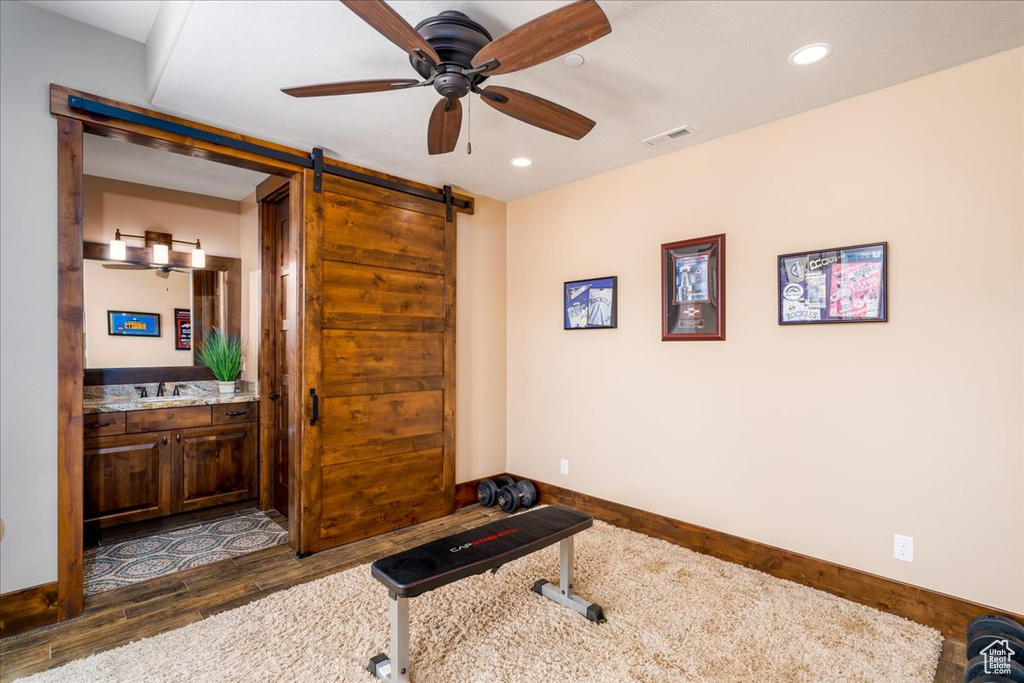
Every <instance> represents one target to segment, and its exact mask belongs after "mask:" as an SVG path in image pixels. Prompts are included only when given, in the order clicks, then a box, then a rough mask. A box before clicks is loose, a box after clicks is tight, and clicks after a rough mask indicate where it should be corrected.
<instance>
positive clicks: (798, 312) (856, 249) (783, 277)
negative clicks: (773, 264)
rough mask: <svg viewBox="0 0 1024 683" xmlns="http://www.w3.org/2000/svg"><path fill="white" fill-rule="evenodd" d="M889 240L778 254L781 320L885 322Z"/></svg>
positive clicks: (788, 322) (792, 322)
mask: <svg viewBox="0 0 1024 683" xmlns="http://www.w3.org/2000/svg"><path fill="white" fill-rule="evenodd" d="M888 251H889V245H888V242H875V243H874V244H860V245H857V246H853V247H837V248H835V249H822V250H819V251H807V252H797V253H794V254H783V255H781V256H779V262H778V276H779V293H778V301H779V324H780V325H804V324H808V323H864V322H885V321H886V319H887V316H888V298H887V289H888V287H887V284H886V269H887V260H888V258H887V257H888Z"/></svg>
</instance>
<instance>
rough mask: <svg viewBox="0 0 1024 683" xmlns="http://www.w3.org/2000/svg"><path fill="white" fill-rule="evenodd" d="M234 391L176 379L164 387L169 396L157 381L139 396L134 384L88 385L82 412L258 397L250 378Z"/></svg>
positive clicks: (150, 408) (177, 406)
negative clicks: (160, 392) (158, 392)
mask: <svg viewBox="0 0 1024 683" xmlns="http://www.w3.org/2000/svg"><path fill="white" fill-rule="evenodd" d="M238 384H239V385H241V386H236V387H235V393H233V394H221V393H219V391H218V387H217V382H172V383H168V384H167V386H166V387H165V389H164V393H166V394H167V395H166V396H161V397H157V396H156V389H157V387H156V385H155V384H153V385H149V384H147V385H145V386H146V391H147V394H148V395H149V398H139V393H140V392H139V391H138V390H137V389H136V388H135V386H134V385H131V384H109V385H105V386H91V387H85V394H84V396H83V399H82V413H83V414H87V415H88V414H90V413H119V412H122V411H127V410H155V409H157V408H182V407H185V406H213V405H219V404H222V403H248V402H249V401H258V400H259V394H257V393H256V391H255V390H254V388H253V387H252V386H249V384H250V383H248V382H239V383H238ZM175 385H178V386H180V387H181V389H180V392H181V395H180V396H172V395H171V394H172V393H173V392H174V387H175Z"/></svg>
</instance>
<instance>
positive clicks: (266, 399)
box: [256, 173, 304, 551]
mask: <svg viewBox="0 0 1024 683" xmlns="http://www.w3.org/2000/svg"><path fill="white" fill-rule="evenodd" d="M303 190H304V178H303V175H302V174H301V173H296V174H293V175H292V176H291V177H288V178H286V177H280V176H271V177H270V178H267V179H266V180H264V181H263V182H262V183H260V184H259V186H258V187H257V188H256V202H257V203H258V204H259V220H260V267H261V270H260V282H261V286H262V289H263V293H262V295H261V296H260V320H261V324H262V328H261V333H260V353H259V366H260V371H259V377H260V379H259V382H260V424H259V445H260V456H259V471H260V497H259V505H260V509H261V510H267V509H269V508H271V507H273V504H274V476H275V474H274V455H275V450H276V441H277V433H276V432H277V425H276V423H275V422H274V420H272V419H265V418H267V417H269V416H271V415H274V411H275V407H274V403H273V401H272V399H271V398H270V389H271V376H272V372H271V368H272V367H273V366H274V365H275V364H276V363H277V358H276V354H275V353H274V345H273V343H272V339H273V337H272V335H271V327H270V326H271V325H276V324H279V321H276V320H275V318H276V311H275V310H274V303H275V301H274V300H273V297H270V296H268V295H267V294H268V292H275V291H277V290H276V287H277V282H276V277H277V275H278V274H277V273H276V272H275V270H276V267H277V260H276V259H275V257H274V256H275V249H276V247H277V246H278V245H277V243H276V240H277V225H276V222H275V217H276V210H275V208H274V203H275V202H277V201H278V200H279V199H281V198H282V197H284V196H286V195H287V197H288V214H289V223H290V222H291V221H292V220H294V219H295V217H296V216H298V217H300V218H301V216H302V213H301V211H302V200H301V197H302V194H303ZM289 240H290V242H291V244H290V245H288V247H287V249H288V252H289V253H288V263H289V266H288V268H289V274H290V275H293V276H294V280H293V282H294V292H292V296H293V297H294V301H293V302H292V307H291V311H292V312H293V315H292V316H289V320H288V325H289V330H291V331H294V332H295V334H292V335H291V336H290V337H289V343H288V349H287V354H288V360H287V364H288V367H289V368H290V369H294V370H293V371H292V370H290V372H291V374H293V375H294V376H295V377H296V378H298V376H299V374H300V372H299V368H300V366H299V360H300V359H299V355H298V354H299V349H301V348H302V343H301V339H302V337H301V335H302V326H301V325H300V324H299V323H298V320H297V319H296V318H297V317H298V312H299V311H300V310H301V306H300V293H301V292H302V289H303V288H302V287H300V286H299V283H300V282H301V280H302V276H303V274H304V272H303V270H302V269H301V268H299V267H298V264H299V263H301V260H300V259H301V256H302V249H301V245H302V235H301V234H296V232H295V231H294V230H292V229H290V230H289ZM264 387H266V390H264ZM303 405H304V404H303V402H302V400H301V396H300V395H299V394H298V393H297V392H294V391H293V392H292V393H291V394H290V395H289V403H288V408H289V413H290V414H289V416H288V426H289V432H290V433H291V434H292V435H294V436H295V438H294V439H293V438H289V440H288V443H289V448H288V469H289V473H288V479H289V483H288V544H289V545H290V546H291V548H292V550H295V551H299V550H300V549H301V548H302V547H303V545H302V536H301V535H302V533H303V530H304V527H302V526H301V525H300V524H299V504H298V495H297V494H298V490H294V489H292V486H293V485H296V484H297V468H296V467H295V464H296V463H297V458H298V454H299V453H301V451H296V450H295V447H296V445H298V444H299V443H301V439H302V430H301V429H300V428H299V426H300V425H301V420H302V418H303V415H302V411H303Z"/></svg>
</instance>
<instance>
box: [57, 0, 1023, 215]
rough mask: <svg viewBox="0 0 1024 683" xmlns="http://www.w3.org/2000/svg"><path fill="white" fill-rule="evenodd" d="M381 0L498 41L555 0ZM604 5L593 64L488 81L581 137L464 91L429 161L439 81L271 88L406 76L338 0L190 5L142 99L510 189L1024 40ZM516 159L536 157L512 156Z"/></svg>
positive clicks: (967, 13)
mask: <svg viewBox="0 0 1024 683" xmlns="http://www.w3.org/2000/svg"><path fill="white" fill-rule="evenodd" d="M37 4H39V5H42V6H49V5H64V4H65V3H50V2H38V3H37ZM68 4H83V5H97V6H98V5H106V4H108V3H68ZM110 4H117V3H110ZM390 4H391V5H392V6H393V7H394V8H395V9H396V10H397V11H398V12H399V13H400V14H401V15H402V16H403V17H405V18H406V20H407V21H409V23H411V24H415V23H417V22H418V21H420V20H422V19H424V18H426V17H428V16H431V15H433V14H436V13H437V12H439V11H441V10H443V9H457V10H460V11H463V12H465V13H466V14H468V15H469V16H470V17H472V18H474V19H476V20H477V21H479V22H480V23H482V24H483V25H484V26H485V27H486V28H487V29H488V30H489V31H490V32H491V33H492V35H494V36H495V37H497V36H499V35H501V34H502V33H504V32H506V31H508V30H510V29H512V28H514V27H516V26H518V25H520V24H522V23H525V22H526V21H529V20H530V19H532V18H534V17H537V16H539V15H541V14H543V13H545V12H548V11H551V10H553V9H555V8H557V7H559V6H561V5H563V4H566V3H565V2H564V1H551V0H542V1H536V2H523V1H516V2H510V1H505V2H486V1H481V0H448V1H438V0H426V1H408V0H394V1H393V2H391V3H390ZM600 4H601V7H602V8H603V9H604V10H605V12H606V14H607V15H608V18H609V20H610V22H611V25H612V29H613V30H612V33H611V34H610V35H609V36H606V37H604V38H602V39H600V40H598V41H596V42H595V43H592V44H591V45H589V46H586V47H584V48H582V49H581V50H579V51H578V52H579V54H581V55H583V56H584V57H585V58H586V60H587V61H586V64H584V65H583V66H582V67H579V68H575V69H574V68H570V67H567V66H565V64H563V63H562V61H561V60H560V59H556V60H553V61H551V62H548V63H545V64H542V65H539V66H536V67H533V68H531V69H528V70H525V71H521V72H517V73H513V74H508V75H501V76H495V77H493V78H492V79H491V80H490V81H488V82H489V83H493V84H500V85H505V86H510V87H513V88H518V89H520V90H525V91H528V92H531V93H534V94H536V95H539V96H541V97H544V98H546V99H550V100H552V101H554V102H557V103H559V104H562V105H564V106H567V107H569V108H571V109H575V110H577V111H579V112H580V113H583V114H585V115H587V116H589V117H590V118H592V119H594V120H596V121H597V126H596V128H595V129H594V130H593V131H592V132H591V133H590V134H589V135H588V136H587V137H585V138H584V139H583V140H581V141H578V142H577V141H573V140H569V139H567V138H563V137H560V136H557V135H553V134H551V133H547V132H544V131H541V130H538V129H536V128H533V127H531V126H528V125H526V124H524V123H521V122H519V121H516V120H514V119H511V118H508V117H506V116H504V115H502V114H500V113H499V112H497V111H495V110H494V109H491V108H490V107H488V106H486V105H484V104H483V103H481V102H480V101H479V99H477V98H475V96H474V102H473V104H472V115H471V119H472V139H473V154H472V156H466V154H465V142H466V139H467V135H466V127H467V124H468V119H469V118H470V117H469V116H468V115H464V117H463V131H462V137H461V138H460V144H459V146H458V148H457V151H456V152H455V153H452V154H448V155H444V156H436V157H431V156H429V155H428V154H427V152H426V127H427V120H428V118H429V115H430V111H431V108H432V107H433V105H434V103H435V102H436V101H437V99H438V96H437V95H436V93H435V92H434V91H433V89H430V88H418V89H413V90H406V91H398V92H385V93H374V94H363V95H349V96H342V97H328V98H318V99H294V98H291V97H288V96H287V95H284V94H283V93H281V92H279V88H281V87H283V86H295V85H303V84H310V83H320V82H325V81H341V80H358V79H365V78H390V77H395V78H409V77H415V72H414V71H413V70H412V68H411V67H410V65H409V62H408V59H407V57H406V56H405V54H404V53H403V52H402V51H401V50H400V49H399V48H397V47H395V46H394V45H393V44H391V43H390V42H388V41H387V40H386V39H385V38H383V37H382V36H381V35H379V34H378V33H377V32H376V31H374V30H373V29H372V28H370V27H369V26H367V25H366V24H364V23H363V22H362V21H361V20H359V19H358V18H357V17H356V16H355V15H354V14H353V13H352V12H351V11H349V10H348V9H346V8H345V7H344V6H343V5H342V4H340V3H339V2H334V1H295V0H293V1H289V2H277V1H269V0H262V1H258V2H252V1H250V2H241V1H231V2H222V1H213V0H199V1H197V2H195V3H194V4H193V5H192V8H191V11H190V12H189V14H188V17H187V19H186V20H185V23H184V27H183V29H182V31H181V34H180V36H179V37H178V40H177V43H176V44H175V47H174V51H173V53H172V54H171V56H170V59H169V61H168V63H167V65H166V68H165V70H164V73H163V77H162V79H161V81H160V83H159V85H158V87H157V90H156V93H155V96H154V99H153V104H154V105H155V106H157V107H158V108H161V109H165V110H169V111H173V112H178V113H181V114H183V115H185V116H188V117H192V118H196V119H201V120H203V121H207V122H215V123H219V124H220V125H223V126H224V127H226V128H231V129H234V130H240V131H244V132H248V133H253V134H256V135H258V136H261V137H264V138H267V139H271V140H275V141H281V142H286V143H288V144H291V145H294V146H297V147H301V148H304V149H309V148H310V147H312V146H314V145H318V146H322V147H325V148H326V149H328V150H329V153H330V154H331V155H332V156H336V157H337V158H340V159H342V160H345V161H349V162H352V163H355V164H358V165H361V166H367V167H369V168H373V169H377V170H380V171H384V172H387V173H393V174H395V175H399V176H403V177H407V178H412V179H415V180H420V181H423V182H427V183H430V184H433V185H440V184H443V183H450V184H453V185H456V186H459V187H462V188H465V189H468V190H470V191H473V192H479V193H482V194H485V195H489V196H492V197H495V198H498V199H503V200H510V199H515V198H518V197H522V196H525V195H528V194H532V193H534V192H538V191H542V190H545V189H548V188H551V187H555V186H558V185H561V184H564V183H567V182H570V181H573V180H577V179H580V178H584V177H587V176H590V175H594V174H597V173H600V172H603V171H606V170H610V169H613V168H617V167H620V166H624V165H627V164H630V163H633V162H637V161H641V160H644V159H647V158H650V157H653V156H656V155H659V154H664V153H667V152H672V151H676V150H679V149H682V148H684V147H687V146H692V145H697V144H701V143H703V142H707V141H708V140H712V139H714V138H717V137H721V136H723V135H728V134H730V133H735V132H737V131H741V130H744V129H747V128H751V127H754V126H757V125H761V124H764V123H767V122H770V121H773V120H776V119H779V118H782V117H785V116H790V115H792V114H796V113H799V112H802V111H806V110H808V109H812V108H815V107H820V106H823V105H826V104H830V103H832V102H836V101H839V100H842V99H846V98H849V97H853V96H856V95H859V94H862V93H865V92H870V91H872V90H877V89H879V88H883V87H886V86H889V85H893V84H896V83H900V82H902V81H906V80H909V79H911V78H915V77H918V76H921V75H924V74H927V73H932V72H935V71H939V70H942V69H945V68H949V67H951V66H955V65H957V64H961V63H964V62H967V61H971V60H974V59H978V58H981V57H984V56H988V55H991V54H995V53H997V52H1002V51H1004V50H1007V49H1011V48H1014V47H1018V46H1020V45H1022V44H1024V3H1021V2H987V1H971V2H955V1H901V2H882V1H874V0H852V1H833V2H803V1H795V2H790V1H786V2H765V1H755V2H747V1H738V0H737V1H733V2H691V1H677V2H653V1H639V2H637V1H628V2H623V1H614V0H601V3H600ZM126 5H130V4H126ZM130 11H131V10H128V9H127V7H126V12H130ZM115 14H116V12H115ZM91 19H92V20H91V21H90V23H96V24H99V25H102V24H101V22H105V21H112V19H111V18H110V17H109V16H106V15H104V16H103V17H100V16H98V15H97V16H93V17H92V18H91ZM104 27H107V26H104ZM111 30H114V29H113V28H112V27H111ZM118 32H120V31H118ZM820 41H825V42H829V43H831V44H832V45H833V46H834V50H833V53H832V55H831V56H830V57H829V58H828V59H826V60H825V61H824V62H821V63H820V64H817V65H813V66H809V67H794V66H791V65H790V64H789V63H788V62H787V57H788V55H789V54H790V53H791V52H792V51H793V50H794V49H796V48H798V47H800V46H803V45H806V44H809V43H814V42H820ZM464 104H465V102H464ZM683 124H687V125H689V126H691V127H692V128H693V129H695V130H697V131H699V135H696V136H693V137H692V138H687V139H684V140H680V141H677V142H673V143H671V144H669V145H666V146H664V147H660V148H657V149H654V148H650V147H648V146H646V145H644V144H642V143H641V142H640V140H641V139H643V138H646V137H649V136H651V135H654V134H657V133H661V132H663V131H666V130H669V129H672V128H675V127H677V126H681V125H683ZM851 134H852V133H851ZM514 156H528V157H531V158H533V159H534V161H535V164H534V166H532V167H530V168H527V169H518V168H513V167H512V166H510V165H509V163H508V160H509V159H510V158H511V157H514Z"/></svg>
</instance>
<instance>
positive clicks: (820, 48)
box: [789, 43, 832, 66]
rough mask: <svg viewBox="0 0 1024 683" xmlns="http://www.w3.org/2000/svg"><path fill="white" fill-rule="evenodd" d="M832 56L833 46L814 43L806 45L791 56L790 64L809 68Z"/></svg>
mask: <svg viewBox="0 0 1024 683" xmlns="http://www.w3.org/2000/svg"><path fill="white" fill-rule="evenodd" d="M830 54H832V46H831V45H829V44H828V43H814V44H812V45H805V46H804V47H802V48H800V49H799V50H796V51H795V52H793V54H791V55H790V56H789V63H790V64H795V65H797V66H807V65H808V64H814V63H816V62H820V61H821V60H823V59H825V57H828V56H829V55H830Z"/></svg>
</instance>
